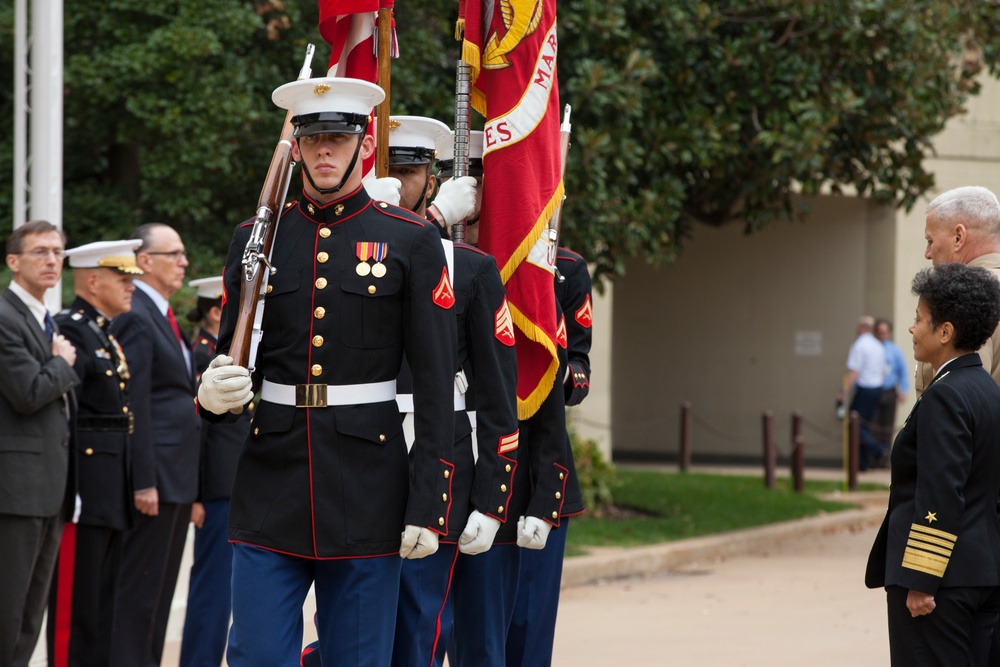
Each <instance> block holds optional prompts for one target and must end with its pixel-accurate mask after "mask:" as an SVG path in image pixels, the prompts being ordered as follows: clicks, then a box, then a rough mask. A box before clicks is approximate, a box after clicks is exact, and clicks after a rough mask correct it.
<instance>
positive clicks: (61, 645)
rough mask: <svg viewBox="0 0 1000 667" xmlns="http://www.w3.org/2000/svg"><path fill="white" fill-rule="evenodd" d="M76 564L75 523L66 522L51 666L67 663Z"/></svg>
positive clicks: (60, 558)
mask: <svg viewBox="0 0 1000 667" xmlns="http://www.w3.org/2000/svg"><path fill="white" fill-rule="evenodd" d="M75 564H76V524H75V523H67V524H66V527H65V528H63V534H62V542H61V543H60V544H59V571H58V572H57V574H56V576H57V577H58V580H57V584H56V610H55V612H56V623H55V638H54V641H53V644H54V646H53V653H54V654H55V655H54V656H53V661H52V667H67V666H68V665H69V631H70V627H71V625H72V621H73V570H74V566H75Z"/></svg>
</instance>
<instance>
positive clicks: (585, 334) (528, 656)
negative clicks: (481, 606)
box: [507, 248, 593, 667]
mask: <svg viewBox="0 0 1000 667" xmlns="http://www.w3.org/2000/svg"><path fill="white" fill-rule="evenodd" d="M556 270H557V271H556V280H555V293H556V305H557V309H556V314H557V316H558V317H559V328H558V330H557V333H558V341H557V342H558V343H559V348H560V349H559V359H560V374H561V376H562V377H563V378H564V381H563V384H562V386H561V387H560V386H559V385H558V384H557V385H556V386H555V387H554V388H553V394H560V393H561V394H562V397H561V398H562V399H563V402H564V403H565V405H566V406H571V405H579V404H580V402H582V401H583V399H584V398H586V397H587V393H588V392H589V391H590V341H591V326H592V325H593V306H592V304H591V282H590V273H589V271H588V270H587V263H586V262H585V261H584V259H583V257H581V256H580V255H578V254H577V253H575V252H573V251H572V250H568V249H566V248H559V249H558V251H557V253H556ZM559 402H560V401H559V400H558V397H553V396H550V397H549V399H547V400H546V404H545V405H543V406H542V408H541V409H540V410H539V414H536V415H535V416H534V417H532V418H531V420H529V421H532V422H534V421H535V420H537V419H545V417H544V415H545V413H546V411H551V416H550V417H549V418H548V419H550V420H551V423H552V424H553V426H554V427H555V428H559V427H561V433H560V437H561V438H562V442H564V443H565V449H564V453H563V460H565V461H567V462H568V464H569V468H570V470H569V473H568V481H567V483H566V486H565V488H564V490H563V499H564V503H563V505H562V507H561V509H560V511H559V518H560V522H559V526H558V528H557V529H556V530H553V531H552V532H550V533H549V536H548V540H547V541H546V545H545V548H544V549H542V550H540V551H539V550H528V551H525V552H524V553H523V554H522V556H521V572H520V578H519V584H518V594H517V604H516V606H515V608H514V618H513V621H512V622H511V626H510V630H509V632H508V634H507V664H508V665H511V666H514V665H517V666H519V667H528V666H539V665H549V664H551V662H552V643H553V640H554V638H555V631H556V613H557V611H558V609H559V590H560V583H561V581H562V564H563V556H564V554H565V551H566V535H567V532H568V531H569V517H571V516H574V515H576V514H580V513H581V512H583V510H584V507H583V494H582V493H581V491H580V483H579V480H578V478H577V476H576V468H575V466H573V447H572V444H571V443H570V439H569V434H568V433H567V432H566V417H565V410H564V409H560V408H558V407H556V404H558V403H559Z"/></svg>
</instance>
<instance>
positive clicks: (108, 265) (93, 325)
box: [48, 240, 142, 667]
mask: <svg viewBox="0 0 1000 667" xmlns="http://www.w3.org/2000/svg"><path fill="white" fill-rule="evenodd" d="M139 243H140V242H139V241H136V240H133V241H97V242H95V243H88V244H86V245H83V246H80V247H78V248H73V249H72V250H67V251H66V256H67V257H68V258H69V265H70V268H72V269H73V289H74V291H75V293H76V298H75V299H74V300H73V303H71V304H70V305H69V307H68V308H67V309H65V310H63V311H62V312H60V313H59V314H58V315H56V318H55V320H56V323H57V324H58V325H59V329H60V331H62V332H63V334H64V335H65V336H66V339H67V340H68V341H70V342H71V343H72V344H73V347H74V348H75V349H76V352H77V354H76V363H75V364H74V365H73V370H74V371H75V372H76V374H77V376H78V377H79V378H80V384H78V385H77V387H76V397H77V401H78V403H79V410H78V415H77V420H76V422H77V430H76V442H75V445H74V449H73V453H74V455H75V457H76V461H75V468H76V479H77V484H78V486H79V497H80V516H79V519H78V520H77V523H76V525H75V526H67V527H66V531H65V533H64V537H63V545H62V548H61V549H60V553H59V561H60V563H59V567H58V568H57V570H56V576H55V577H54V578H53V583H52V591H51V595H50V601H49V615H48V648H49V664H50V665H52V666H53V667H61V666H63V665H95V666H96V665H107V664H108V660H109V657H110V653H111V625H112V622H113V619H114V605H115V596H116V593H117V589H118V581H119V575H120V572H121V561H122V552H123V547H124V543H125V531H127V530H128V529H129V528H131V526H132V512H133V510H132V503H133V501H132V481H131V477H132V476H131V473H130V470H129V465H130V463H131V461H130V454H131V451H130V450H131V447H130V444H129V441H130V438H131V434H132V426H133V422H132V419H133V417H132V408H131V405H130V403H129V383H130V382H131V378H130V374H129V367H128V361H127V360H126V359H125V354H124V352H123V351H122V349H121V347H120V346H119V345H118V341H116V340H115V338H114V336H112V335H111V333H110V328H111V322H112V320H113V318H115V317H118V316H119V315H121V314H122V313H125V312H128V310H129V309H130V308H131V307H132V294H133V292H135V286H134V285H133V284H132V278H133V277H134V276H139V275H142V270H141V269H140V268H139V267H138V266H136V263H135V248H136V247H137V246H138V245H139Z"/></svg>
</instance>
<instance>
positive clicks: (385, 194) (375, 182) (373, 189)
mask: <svg viewBox="0 0 1000 667" xmlns="http://www.w3.org/2000/svg"><path fill="white" fill-rule="evenodd" d="M361 185H363V186H365V192H367V193H368V196H369V197H371V198H372V199H376V200H378V201H384V202H386V203H389V204H392V205H393V206H399V189H400V188H401V187H403V184H402V182H400V180H399V179H398V178H393V177H392V176H386V177H385V178H369V179H366V180H363V181H361Z"/></svg>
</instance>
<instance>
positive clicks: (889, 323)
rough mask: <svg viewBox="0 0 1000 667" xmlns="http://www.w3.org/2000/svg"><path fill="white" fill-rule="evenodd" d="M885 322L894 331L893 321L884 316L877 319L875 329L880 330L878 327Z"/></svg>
mask: <svg viewBox="0 0 1000 667" xmlns="http://www.w3.org/2000/svg"><path fill="white" fill-rule="evenodd" d="M883 324H884V325H886V326H887V327H889V331H892V322H890V321H889V320H887V319H885V318H884V317H879V318H877V319H876V320H875V330H876V331H878V328H879V327H880V326H882V325H883Z"/></svg>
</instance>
